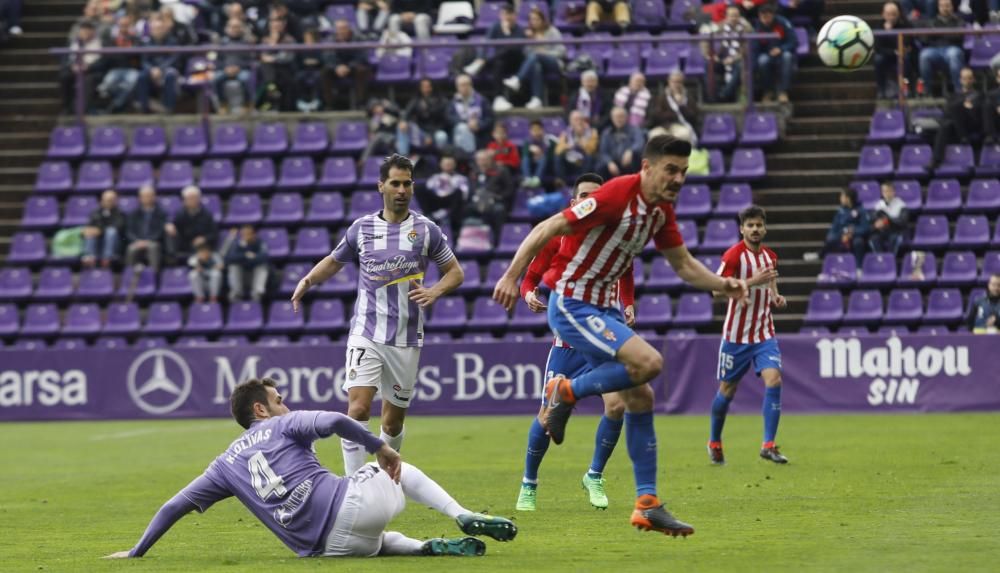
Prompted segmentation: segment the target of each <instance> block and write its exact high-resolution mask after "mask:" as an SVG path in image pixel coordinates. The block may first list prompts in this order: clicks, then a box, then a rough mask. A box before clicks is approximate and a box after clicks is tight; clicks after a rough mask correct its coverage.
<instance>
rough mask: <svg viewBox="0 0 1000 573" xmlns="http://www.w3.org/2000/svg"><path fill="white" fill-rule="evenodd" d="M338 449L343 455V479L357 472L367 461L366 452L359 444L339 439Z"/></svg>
mask: <svg viewBox="0 0 1000 573" xmlns="http://www.w3.org/2000/svg"><path fill="white" fill-rule="evenodd" d="M340 449H341V451H343V453H344V476H345V477H346V476H349V475H351V474H353V473H354V472H356V471H358V470H359V469H360V468H361V466H363V465H365V463H366V462H367V461H368V452H366V451H365V447H364V446H362V445H361V444H358V443H356V442H352V441H350V440H345V439H343V438H341V440H340Z"/></svg>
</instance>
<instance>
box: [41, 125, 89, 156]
mask: <svg viewBox="0 0 1000 573" xmlns="http://www.w3.org/2000/svg"><path fill="white" fill-rule="evenodd" d="M86 151H87V137H86V134H85V133H84V131H83V128H82V127H70V126H66V127H55V128H53V129H52V133H51V134H50V135H49V149H48V151H46V152H45V157H47V158H49V159H79V158H81V157H83V154H84V153H85V152H86Z"/></svg>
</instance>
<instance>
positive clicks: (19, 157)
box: [0, 146, 45, 169]
mask: <svg viewBox="0 0 1000 573" xmlns="http://www.w3.org/2000/svg"><path fill="white" fill-rule="evenodd" d="M44 159H45V147H42V146H30V147H27V146H24V147H21V148H18V149H7V150H4V151H3V153H0V167H26V168H27V167H33V168H36V169H37V167H38V164H39V163H41V162H42V161H43V160H44Z"/></svg>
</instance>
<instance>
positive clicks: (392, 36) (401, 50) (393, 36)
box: [375, 20, 413, 58]
mask: <svg viewBox="0 0 1000 573" xmlns="http://www.w3.org/2000/svg"><path fill="white" fill-rule="evenodd" d="M379 43H380V44H382V45H383V46H385V47H384V48H379V49H377V50H375V56H376V57H378V58H381V57H382V56H384V55H385V54H392V55H396V56H404V57H407V58H409V57H413V48H410V47H409V46H410V44H412V43H413V40H412V39H410V35H409V34H407V33H406V32H404V31H403V30H401V29H400V28H399V21H398V20H391V21H390V22H389V26H388V27H387V28H386V29H385V30H383V31H382V37H380V38H379ZM391 46H399V47H391Z"/></svg>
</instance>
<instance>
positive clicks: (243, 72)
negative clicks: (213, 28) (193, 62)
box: [215, 18, 253, 113]
mask: <svg viewBox="0 0 1000 573" xmlns="http://www.w3.org/2000/svg"><path fill="white" fill-rule="evenodd" d="M222 45H223V46H230V47H239V46H247V45H248V44H247V42H246V28H245V27H244V25H243V21H242V20H239V19H237V18H230V19H229V21H228V22H226V34H225V36H223V38H222ZM252 65H253V54H252V53H250V52H230V51H224V52H219V55H218V61H217V62H216V66H218V68H219V69H218V71H216V73H215V94H216V97H218V98H219V102H220V108H221V110H222V112H223V113H230V112H231V113H242V111H243V110H244V108H245V106H246V105H247V104H248V103H249V102H250V70H251V66H252Z"/></svg>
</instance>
